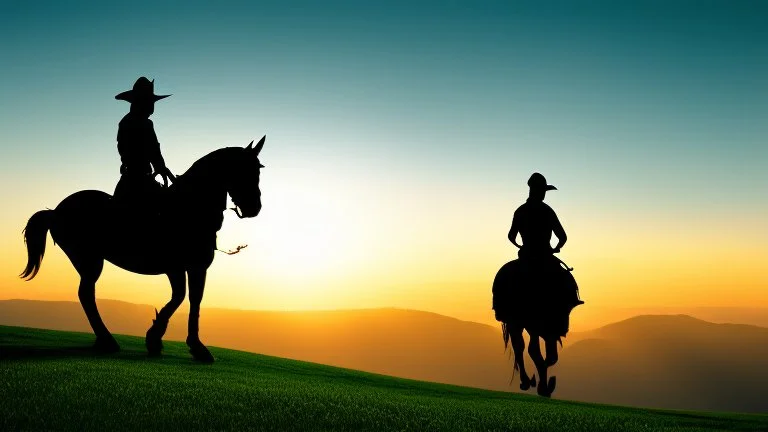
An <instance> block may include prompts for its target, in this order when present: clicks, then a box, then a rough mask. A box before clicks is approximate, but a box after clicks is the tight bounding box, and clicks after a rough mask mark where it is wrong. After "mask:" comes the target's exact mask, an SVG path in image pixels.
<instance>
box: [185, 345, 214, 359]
mask: <svg viewBox="0 0 768 432" xmlns="http://www.w3.org/2000/svg"><path fill="white" fill-rule="evenodd" d="M189 353H190V354H192V357H193V358H194V359H195V360H197V361H200V362H203V363H213V361H214V358H213V354H211V352H210V351H208V348H206V347H205V345H203V344H202V343H199V344H194V345H189Z"/></svg>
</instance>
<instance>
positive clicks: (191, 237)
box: [21, 136, 266, 362]
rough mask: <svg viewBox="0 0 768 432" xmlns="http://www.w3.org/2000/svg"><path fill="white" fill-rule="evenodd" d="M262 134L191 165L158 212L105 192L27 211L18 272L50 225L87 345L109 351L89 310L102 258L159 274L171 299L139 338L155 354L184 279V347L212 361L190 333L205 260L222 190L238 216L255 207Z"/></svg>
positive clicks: (39, 251)
mask: <svg viewBox="0 0 768 432" xmlns="http://www.w3.org/2000/svg"><path fill="white" fill-rule="evenodd" d="M265 138H266V136H265V137H264V138H262V139H261V140H260V141H259V143H258V144H257V145H256V147H253V142H251V144H249V145H248V147H246V148H242V147H228V148H223V149H219V150H216V151H213V152H211V153H210V154H208V155H207V156H204V157H203V158H201V159H200V160H198V161H197V162H195V163H194V164H193V165H192V167H191V168H190V169H189V170H188V171H187V172H186V173H185V174H184V175H182V176H179V177H178V178H177V180H176V182H175V183H174V184H173V185H172V186H171V187H169V188H168V189H167V191H166V193H165V194H164V197H163V204H162V207H161V208H160V209H129V208H127V207H126V206H125V205H122V203H120V201H118V202H114V200H113V199H112V197H111V196H110V195H109V194H106V193H104V192H101V191H95V190H85V191H80V192H76V193H74V194H72V195H70V196H68V197H67V198H65V199H64V200H63V201H62V202H61V203H60V204H59V205H58V206H57V207H56V208H55V209H54V210H42V211H39V212H37V213H35V214H34V215H33V216H32V217H31V218H30V219H29V222H28V223H27V227H26V228H25V229H24V240H25V242H26V244H27V253H28V257H29V258H28V261H27V267H26V268H25V269H24V271H23V272H22V274H21V277H22V278H28V280H29V279H32V278H34V277H35V275H36V274H37V272H38V270H39V269H40V265H41V263H42V259H43V254H44V253H45V243H46V236H47V232H48V230H50V231H51V237H52V238H53V241H54V243H55V244H58V245H59V247H61V249H62V250H63V251H64V253H65V254H66V255H67V257H69V260H70V261H71V262H72V265H73V266H74V267H75V269H76V270H77V272H78V273H79V274H80V288H79V292H78V296H79V298H80V303H81V304H82V306H83V310H85V314H86V315H87V317H88V321H89V322H90V324H91V327H92V328H93V332H94V333H95V334H96V343H95V347H96V348H98V349H101V350H104V351H108V352H114V351H118V350H119V349H120V347H119V345H118V344H117V341H115V339H114V337H113V336H112V334H111V333H110V332H109V330H107V327H106V326H105V325H104V322H103V321H102V320H101V316H100V315H99V311H98V309H97V308H96V296H95V290H96V281H97V280H98V278H99V276H100V275H101V270H102V267H103V265H104V260H107V261H109V262H111V263H113V264H115V265H116V266H118V267H121V268H123V269H125V270H128V271H131V272H134V273H140V274H147V275H157V274H166V275H167V276H168V279H169V281H170V283H171V289H172V296H171V300H170V301H169V302H168V304H166V305H165V307H163V308H162V309H161V310H160V312H159V313H156V319H155V320H154V321H153V324H152V327H150V329H149V330H148V331H147V337H146V346H147V350H148V351H149V353H150V354H155V355H156V354H159V353H160V351H161V350H162V337H163V335H164V334H165V330H166V328H167V326H168V320H169V319H170V318H171V316H172V315H173V313H174V312H175V311H176V309H178V307H179V306H180V305H181V303H182V302H183V301H184V297H185V295H186V285H187V279H188V280H189V304H190V310H189V331H188V336H187V345H188V346H189V348H190V353H191V354H192V356H193V357H194V358H195V359H198V360H202V361H208V362H210V361H213V356H212V355H211V353H210V352H209V351H208V349H207V348H206V347H205V345H203V343H202V342H200V338H199V336H198V330H199V317H200V302H201V301H202V299H203V289H204V288H205V277H206V272H207V269H208V267H209V266H210V265H211V263H212V262H213V256H214V252H215V250H216V232H217V231H218V230H219V229H220V228H221V224H222V221H223V219H224V215H223V212H224V210H226V203H227V194H229V196H230V197H232V202H233V203H234V204H235V207H234V210H235V213H237V215H238V217H240V218H250V217H254V216H256V215H258V214H259V211H260V210H261V192H260V190H259V173H260V168H263V165H261V163H260V162H259V158H258V156H259V152H260V151H261V149H262V147H263V146H264V140H265ZM158 210H159V217H158Z"/></svg>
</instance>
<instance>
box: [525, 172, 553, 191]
mask: <svg viewBox="0 0 768 432" xmlns="http://www.w3.org/2000/svg"><path fill="white" fill-rule="evenodd" d="M528 187H530V188H531V189H538V190H542V189H543V190H545V191H548V190H557V188H556V187H554V186H552V185H551V184H547V179H546V178H544V176H543V175H541V174H539V173H533V174H531V178H529V179H528Z"/></svg>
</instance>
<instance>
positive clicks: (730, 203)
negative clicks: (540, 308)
mask: <svg viewBox="0 0 768 432" xmlns="http://www.w3.org/2000/svg"><path fill="white" fill-rule="evenodd" d="M8 3H9V2H6V3H4V4H3V5H2V6H0V53H2V65H3V66H2V68H0V95H2V99H3V102H2V103H1V104H0V146H2V147H1V149H2V150H1V151H2V153H0V154H1V155H2V157H0V202H1V203H2V204H3V206H4V207H6V208H7V210H4V212H3V216H2V217H3V219H4V220H2V221H0V222H2V224H0V226H2V227H3V229H4V230H5V231H7V232H6V233H5V235H4V236H2V238H3V239H5V241H8V242H17V241H19V239H18V238H17V235H18V230H20V229H21V227H23V224H24V223H25V221H26V218H28V217H29V215H31V214H32V213H33V212H34V211H36V210H38V209H40V208H43V207H46V206H47V207H53V206H55V205H56V204H57V203H58V202H59V201H60V200H61V199H63V198H64V197H65V196H66V195H67V194H68V193H70V192H73V191H75V190H77V189H103V190H107V191H110V192H111V191H112V190H113V188H114V185H115V184H116V182H117V180H118V169H119V165H120V163H119V156H118V154H117V148H116V142H115V134H116V132H117V123H118V121H119V120H120V118H121V117H122V115H124V114H125V113H126V112H127V109H128V105H127V104H126V103H124V102H121V101H116V100H115V99H114V95H115V94H117V93H119V92H121V91H123V90H127V89H129V88H130V87H131V86H132V84H133V82H134V81H135V80H136V78H138V77H139V76H142V75H144V76H147V77H149V78H150V79H155V89H156V92H157V93H160V94H167V93H172V94H173V96H172V97H171V98H169V99H166V100H163V101H161V102H159V103H158V104H157V106H156V110H155V115H154V116H153V120H154V122H155V127H156V131H157V134H158V136H159V139H160V142H161V146H162V149H163V153H164V155H165V159H166V161H167V163H168V165H169V167H170V168H171V169H172V170H173V171H174V172H176V173H181V172H183V171H184V170H185V169H186V168H187V167H188V166H189V165H190V164H191V163H192V162H193V161H194V160H196V159H197V158H199V157H200V156H202V155H204V154H205V153H208V152H209V151H211V150H213V149H216V148H218V147H221V146H231V145H245V144H247V143H248V142H249V141H250V140H252V139H254V138H256V139H258V138H259V137H260V136H261V135H262V134H267V136H268V139H267V146H266V147H265V150H264V153H263V157H262V159H263V162H264V164H265V165H266V166H267V168H266V169H265V171H264V177H263V180H262V190H263V192H264V201H265V208H264V210H265V216H266V219H267V221H264V222H263V223H262V225H260V226H262V227H264V229H269V226H270V225H269V223H268V221H269V220H270V219H269V216H267V214H268V213H267V212H270V211H273V212H274V213H273V215H279V214H280V211H281V210H280V209H281V208H283V209H285V208H287V207H286V206H287V204H286V205H284V206H283V207H280V205H278V204H274V206H273V207H272V208H274V209H275V210H270V199H272V200H273V203H275V202H277V201H279V202H280V203H283V204H285V202H287V201H290V200H291V199H292V197H291V196H290V195H282V196H280V197H277V196H275V194H277V193H283V192H279V191H281V189H280V188H279V187H278V185H282V186H285V185H287V184H290V185H292V187H291V188H289V189H285V190H290V191H294V193H296V194H297V195H296V197H295V198H296V201H297V202H302V203H306V204H307V206H306V207H304V209H305V210H307V211H315V210H317V207H312V206H313V205H314V204H313V203H316V201H312V200H311V199H310V198H309V197H315V198H317V197H322V198H323V199H322V200H320V201H318V202H320V203H321V204H320V205H321V206H322V205H327V206H328V209H326V210H325V212H326V215H331V216H332V217H338V218H340V219H342V220H350V221H352V222H350V223H349V224H348V226H349V227H350V229H358V230H359V232H357V235H358V236H365V235H368V234H366V233H369V234H370V233H371V232H372V231H373V230H380V229H384V230H386V229H392V230H395V229H400V230H402V227H403V226H406V225H407V224H409V223H411V224H413V228H412V229H413V231H414V232H421V231H423V230H428V231H429V230H432V234H433V235H432V236H428V237H427V238H429V239H434V238H440V236H441V235H444V236H445V237H446V239H445V242H446V243H448V242H450V238H451V237H450V236H454V237H453V238H455V239H456V241H458V242H459V243H460V246H461V245H463V246H466V247H474V246H477V245H478V244H482V243H483V242H494V246H493V247H496V248H501V247H502V246H500V245H502V244H504V242H505V241H506V239H505V236H506V230H507V229H508V223H509V221H510V220H511V215H512V211H513V210H514V208H515V206H516V205H518V204H520V203H521V202H522V201H523V200H524V199H525V196H526V193H527V188H526V186H525V182H526V180H527V178H528V176H529V175H530V174H531V173H532V172H534V171H539V172H541V173H543V174H544V175H545V176H546V177H547V178H548V179H549V180H550V182H551V183H554V184H556V185H557V186H558V187H559V189H560V190H559V191H558V192H556V194H558V195H552V198H551V202H552V203H553V204H552V205H553V206H554V207H555V208H556V209H557V210H558V211H559V212H560V214H561V218H563V219H564V223H565V225H566V228H567V229H568V228H569V227H571V228H572V229H573V231H574V232H577V233H579V232H583V233H584V234H583V236H582V238H581V239H580V240H579V241H580V242H581V244H582V245H583V246H582V248H586V247H587V246H586V245H587V243H589V242H590V239H589V238H587V235H588V233H587V232H588V231H589V232H594V230H593V229H589V230H588V229H586V228H584V229H581V231H580V228H579V227H580V226H581V227H583V226H586V225H589V224H600V223H605V224H606V226H607V227H609V228H611V229H613V231H611V232H622V229H624V228H623V227H622V224H624V223H630V221H634V222H633V223H635V222H636V220H637V219H641V220H646V221H649V222H648V226H647V227H646V228H647V229H649V230H653V229H659V228H660V227H662V226H665V227H667V228H669V227H672V228H670V229H674V227H675V226H676V225H677V224H681V225H685V223H686V222H685V221H686V220H688V218H696V219H697V220H698V221H699V222H701V224H700V225H696V226H697V227H701V228H702V229H703V230H706V229H709V228H711V230H712V231H718V230H720V231H722V230H725V232H726V233H727V235H734V236H747V237H749V236H752V237H753V238H755V241H756V242H765V241H766V240H768V237H766V234H765V232H766V230H765V229H764V228H765V225H764V221H765V216H766V215H768V203H767V202H766V199H765V196H766V192H765V191H766V188H767V187H768V173H767V172H766V162H768V146H766V137H768V120H767V119H768V82H767V81H766V77H768V3H766V2H762V1H632V2H618V1H572V2H570V1H568V2H566V1H543V2H541V1H531V2H516V1H511V0H507V1H498V2H489V1H478V2H453V1H434V2H412V1H409V2H392V1H387V2H380V3H379V4H377V5H373V4H367V3H370V2H352V1H349V2H333V1H325V2H282V1H275V2H228V1H218V2H215V4H216V5H215V6H213V3H212V2H195V1H184V2H146V3H142V2H131V3H130V4H120V5H118V4H117V2H103V1H99V2H72V4H70V2H13V3H12V4H8ZM326 186H327V187H328V188H329V189H323V188H324V187H326ZM342 186H343V187H346V188H348V189H349V190H351V192H349V191H346V190H345V192H343V193H342V192H339V191H338V190H332V189H330V188H333V187H342ZM302 188H304V190H302ZM272 192H274V193H272ZM271 193H272V195H270V194H271ZM299 195H300V196H299ZM332 206H336V208H338V209H340V210H338V211H334V210H330V208H331V207H332ZM468 208H472V209H473V210H472V211H470V210H467V209H468ZM366 212H368V213H366ZM366 214H369V215H372V214H375V215H377V217H378V219H377V218H372V219H371V220H375V221H378V222H376V223H374V222H370V223H369V222H367V220H368V219H367V218H368V217H367V216H366ZM414 214H417V215H420V216H424V217H427V218H429V217H432V219H431V221H432V222H425V221H424V220H422V219H420V218H419V217H415V216H414ZM446 214H452V216H450V217H451V218H455V219H450V220H451V221H454V220H455V221H456V222H455V224H453V225H450V224H449V225H448V226H446V225H445V224H442V223H441V222H439V221H438V220H436V219H437V218H440V217H441V215H446ZM260 217H261V216H260ZM273 217H277V216H273ZM308 217H311V216H308ZM329 217H330V216H329ZM345 218H347V219H345ZM473 218H475V219H473ZM384 220H386V221H390V222H391V223H392V224H393V225H392V227H391V228H386V227H383V226H382V224H385V223H387V222H381V221H384ZM392 221H397V223H398V224H399V225H397V226H399V227H400V228H396V227H395V225H394V224H395V223H394V222H392ZM452 223H453V222H452ZM569 224H570V225H569ZM254 226H255V225H254ZM355 227H357V228H355ZM683 228H684V227H683ZM254 229H256V228H254ZM297 229H300V228H299V227H297ZM307 229H322V227H311V228H307ZM633 229H635V230H637V229H643V227H637V226H635V227H626V230H633ZM443 230H444V231H443ZM491 233H493V234H491ZM707 234H708V233H701V235H707ZM370 235H373V234H370ZM492 236H493V237H492ZM613 240H615V241H616V242H617V243H620V242H621V241H622V240H621V238H615V239H613ZM371 241H372V242H373V241H376V242H381V241H382V239H381V237H372V239H371ZM231 242H232V243H234V242H235V240H234V239H231ZM601 244H603V245H605V244H608V243H607V240H606V241H605V242H603V243H601ZM504 245H505V244H504ZM763 245H764V243H763ZM224 246H226V245H224ZM377 246H380V245H377ZM13 247H14V248H16V246H15V243H14V246H13ZM424 247H425V248H427V246H424ZM503 247H506V245H505V246H503ZM713 247H716V246H714V245H713ZM265 248H266V249H268V247H267V246H265ZM8 250H10V249H8ZM13 250H14V251H15V250H16V249H13ZM505 250H506V249H505ZM506 251H507V253H511V252H512V251H511V250H506ZM14 253H15V252H14ZM254 253H258V252H254ZM251 258H253V256H252V257H251ZM496 264H497V262H495V261H494V262H491V267H493V266H496Z"/></svg>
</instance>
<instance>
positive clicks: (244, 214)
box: [232, 202, 261, 219]
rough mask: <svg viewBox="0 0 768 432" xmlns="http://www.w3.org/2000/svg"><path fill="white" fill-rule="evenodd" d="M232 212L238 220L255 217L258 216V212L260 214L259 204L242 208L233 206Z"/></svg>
mask: <svg viewBox="0 0 768 432" xmlns="http://www.w3.org/2000/svg"><path fill="white" fill-rule="evenodd" d="M232 210H234V211H235V214H236V215H237V217H239V218H240V219H245V218H252V217H256V216H257V215H258V214H259V212H261V202H259V203H256V204H255V205H251V206H249V205H244V206H239V205H235V207H233V208H232Z"/></svg>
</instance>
